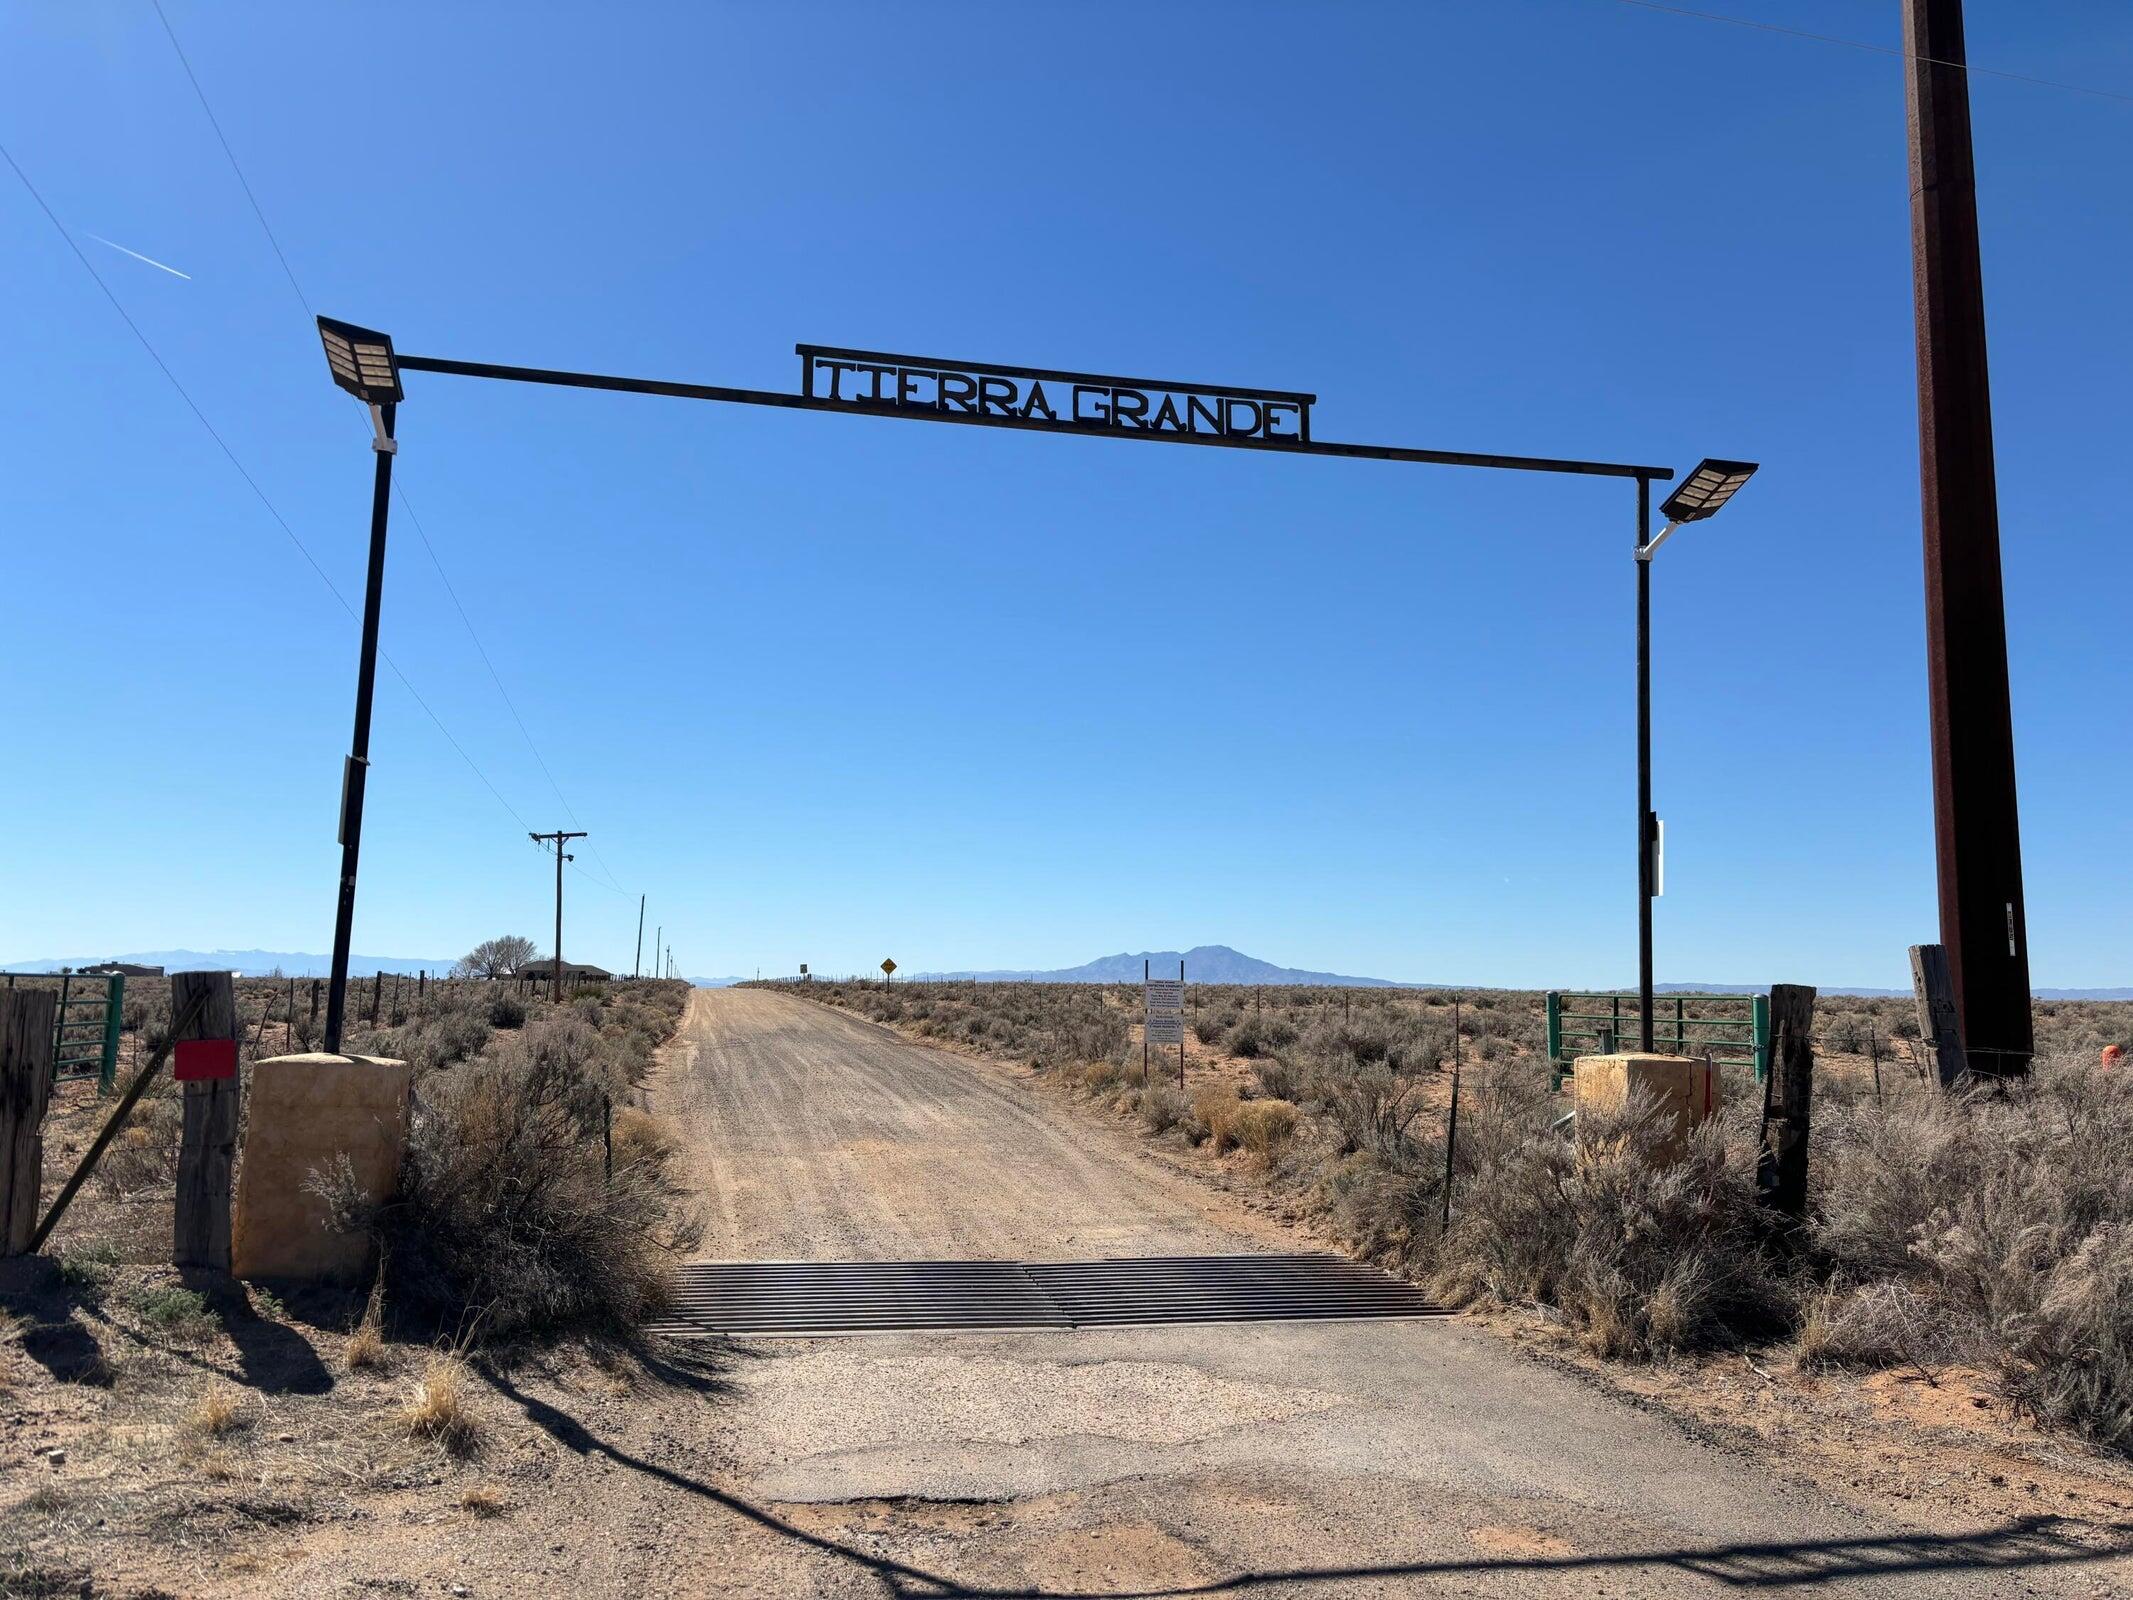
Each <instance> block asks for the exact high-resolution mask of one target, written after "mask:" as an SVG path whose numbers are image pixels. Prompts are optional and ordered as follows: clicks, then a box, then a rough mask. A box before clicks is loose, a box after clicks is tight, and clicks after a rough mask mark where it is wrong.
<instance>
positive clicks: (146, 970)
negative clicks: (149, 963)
mask: <svg viewBox="0 0 2133 1600" xmlns="http://www.w3.org/2000/svg"><path fill="white" fill-rule="evenodd" d="M75 970H76V971H77V972H79V973H80V974H81V975H82V976H83V977H85V978H160V977H162V976H163V969H162V968H161V967H144V966H141V965H140V964H139V963H137V962H132V961H101V962H98V963H97V964H96V965H95V966H93V967H77V968H76V969H75Z"/></svg>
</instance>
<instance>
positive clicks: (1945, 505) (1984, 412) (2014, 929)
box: [1903, 0, 2036, 1073]
mask: <svg viewBox="0 0 2133 1600" xmlns="http://www.w3.org/2000/svg"><path fill="white" fill-rule="evenodd" d="M1903 9H1904V88H1905V101H1906V110H1907V112H1908V120H1909V125H1910V152H1911V272H1912V288H1913V294H1914V299H1915V304H1916V315H1917V329H1918V462H1919V476H1920V479H1921V483H1922V488H1923V494H1922V502H1923V511H1924V526H1925V565H1926V679H1927V691H1928V700H1929V704H1930V708H1931V719H1932V729H1933V843H1934V856H1935V862H1936V866H1937V868H1938V878H1939V888H1940V942H1941V945H1942V947H1943V948H1944V949H1945V950H1946V951H1947V956H1948V970H1949V976H1950V978H1951V979H1952V980H1953V986H1954V990H1955V1007H1956V1013H1957V1016H1958V1018H1959V1019H1960V1021H1961V1024H1962V1029H1963V1039H1964V1042H1965V1044H1966V1045H1967V1047H1968V1050H1969V1054H1970V1056H1971V1058H1972V1059H1971V1061H1970V1066H1971V1068H1972V1070H1973V1071H1979V1072H1991V1073H2002V1072H2005V1073H2022V1072H2027V1071H2028V1070H2029V1060H2030V1054H2031V1052H2032V1050H2033V1049H2034V1048H2035V1043H2036V1040H2035V1034H2034V1032H2033V1025H2032V1022H2031V1019H2030V1010H2029V929H2028V924H2027V920H2026V918H2025V915H2024V911H2023V902H2022V835H2021V827H2020V819H2019V817H2018V815H2017V811H2016V804H2015V765H2014V714H2013V710H2012V708H2011V706H2010V704H2009V692H2008V682H2007V606H2006V597H2005V594H2004V591H2003V589H2002V587H2001V581H2000V513H1999V497H1998V488H1997V485H1996V483H1995V480H1994V473H1993V460H1992V396H1991V386H1990V383H1989V381H1988V377H1987V372H1986V363H1985V289H1984V277H1983V270H1982V267H1981V265H1980V260H1979V250H1978V223H1977V171H1976V168H1975V166H1974V165H1973V163H1972V159H1971V146H1970V85H1969V73H1968V69H1967V67H1966V66H1965V65H1964V63H1965V60H1966V57H1965V55H1964V48H1963V7H1962V0H1904V8H1903Z"/></svg>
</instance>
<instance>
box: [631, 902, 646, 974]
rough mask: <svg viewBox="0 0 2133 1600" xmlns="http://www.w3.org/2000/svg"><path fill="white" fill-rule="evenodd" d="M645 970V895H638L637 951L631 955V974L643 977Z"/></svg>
mask: <svg viewBox="0 0 2133 1600" xmlns="http://www.w3.org/2000/svg"><path fill="white" fill-rule="evenodd" d="M643 972H644V896H643V895H641V894H640V895H639V896H637V953H636V954H635V955H634V956H632V957H630V976H631V977H633V978H635V977H641V976H642V975H643Z"/></svg>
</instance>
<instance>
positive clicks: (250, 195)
mask: <svg viewBox="0 0 2133 1600" xmlns="http://www.w3.org/2000/svg"><path fill="white" fill-rule="evenodd" d="M149 4H150V5H152V6H153V7H154V8H155V13H156V20H157V21H159V22H161V23H162V24H163V31H164V33H165V34H167V35H168V36H169V38H170V47H171V49H172V51H174V52H175V53H176V55H177V57H178V65H179V66H181V67H183V68H184V69H185V78H186V81H187V82H188V83H190V84H191V85H192V86H193V97H194V98H195V99H196V100H198V101H199V102H200V110H201V113H202V114H203V115H204V116H205V117H206V118H207V125H208V126H209V127H210V128H212V129H214V131H215V142H216V143H217V144H219V145H221V146H222V155H223V159H224V160H226V161H227V162H228V163H229V165H230V171H231V173H232V174H234V175H235V177H236V179H237V185H238V187H239V188H241V189H243V190H244V197H245V199H246V200H247V201H249V202H250V203H251V207H252V215H253V216H254V217H255V218H257V219H258V222H259V231H260V232H261V233H263V234H265V235H266V238H267V244H268V245H269V246H270V247H271V248H272V249H273V251H274V259H275V260H277V261H279V262H280V263H281V270H282V274H283V276H285V277H286V278H287V279H288V280H289V287H290V289H292V290H293V291H294V292H295V294H296V299H297V303H298V304H299V305H301V306H302V307H303V308H304V314H305V315H306V316H307V317H315V316H316V315H317V312H315V311H314V310H313V309H312V305H311V297H310V296H309V295H307V294H305V293H304V286H303V284H301V283H300V282H298V281H297V276H296V269H295V268H294V267H293V266H291V265H290V264H289V254H288V252H287V251H286V250H284V249H282V247H281V240H280V238H278V237H277V236H276V234H275V232H274V225H273V224H272V223H271V222H269V221H268V220H267V213H266V208H265V207H264V206H262V205H261V204H260V203H259V196H258V195H257V194H256V193H255V192H254V191H253V189H252V183H251V180H250V179H249V178H247V177H246V176H245V175H244V167H243V165H242V164H241V163H240V162H239V161H238V159H237V152H236V151H235V150H234V149H233V148H231V146H230V141H229V137H228V135H226V134H225V133H223V131H222V122H221V119H220V118H218V117H217V116H216V115H215V108H214V107H213V106H212V105H210V104H209V103H208V98H207V90H206V89H205V88H203V87H202V86H201V83H200V76H199V74H198V73H196V72H194V71H193V64H192V61H191V59H190V58H189V57H188V56H187V55H186V54H185V46H184V45H183V44H181V43H180V42H179V40H178V32H177V30H176V29H175V28H173V27H172V26H171V25H170V17H169V16H168V15H167V14H166V13H165V12H164V10H163V0H149ZM106 292H107V293H108V292H109V291H108V290H107V291H106ZM130 320H131V319H129V321H130ZM136 332H138V330H136ZM224 448H225V449H227V446H225V447H224ZM233 459H234V458H233ZM255 487H256V486H255ZM394 488H395V491H396V492H397V493H398V494H399V496H400V509H401V510H402V511H404V512H406V513H407V517H408V520H409V521H410V522H412V523H413V524H414V525H415V534H416V536H417V537H418V538H419V539H421V541H422V548H423V550H424V551H425V552H426V553H427V554H428V556H429V558H430V565H431V566H432V567H434V568H435V569H436V571H437V578H438V581H439V582H441V583H442V584H443V585H444V592H445V593H446V594H447V595H449V596H451V600H452V608H453V609H454V610H455V611H457V612H458V613H459V621H460V625H461V626H462V627H464V628H465V629H466V630H467V637H468V638H469V639H471V640H473V641H474V649H475V651H476V653H477V654H479V655H480V657H481V662H482V665H483V666H484V667H486V668H488V670H489V678H490V681H491V682H493V683H494V684H495V685H496V692H497V693H498V694H499V695H501V696H502V697H503V701H504V705H505V706H506V708H508V709H509V711H510V713H511V720H512V721H513V722H515V723H517V724H518V731H519V736H520V737H521V738H523V739H524V740H525V741H526V748H527V749H528V750H530V751H531V752H532V753H533V759H534V763H535V764H536V765H537V766H539V767H540V769H541V776H542V777H544V778H546V779H547V780H548V787H549V788H550V789H551V790H553V791H554V793H555V797H556V800H557V801H558V802H559V803H560V804H561V805H562V807H563V810H564V812H565V813H566V814H567V815H568V816H569V818H570V821H571V823H572V824H573V825H576V823H577V821H578V814H577V812H576V811H575V810H573V809H572V808H571V804H570V802H569V801H568V800H567V799H565V798H564V797H563V790H562V788H561V786H560V785H558V784H557V783H556V781H555V774H554V773H553V772H552V771H550V770H549V767H548V762H547V760H546V759H545V758H544V757H543V756H542V755H541V750H540V746H539V745H537V744H535V743H534V740H533V734H532V731H531V730H530V729H528V728H527V726H526V719H525V718H524V717H522V716H520V715H519V710H518V706H517V704H516V703H515V702H513V700H512V698H511V692H510V691H509V690H508V689H506V688H505V687H504V680H503V678H502V676H501V675H500V674H498V672H497V670H496V664H495V663H494V662H493V661H491V660H490V659H489V652H488V649H487V647H486V646H484V645H483V644H482V642H481V635H480V634H479V633H477V632H475V630H474V619H473V618H472V617H470V616H468V615H467V608H466V607H465V605H463V604H462V603H461V602H460V599H459V591H458V590H457V589H455V588H453V587H452V580H451V579H450V578H449V577H448V576H446V574H445V570H444V563H443V562H442V561H441V560H439V559H438V556H437V547H436V546H435V545H433V544H431V543H430V536H429V534H428V532H427V531H426V530H425V529H424V528H423V526H422V519H421V518H420V517H418V516H416V515H415V507H414V502H413V501H411V500H409V499H408V496H407V491H406V489H404V488H402V487H400V486H399V485H398V484H395V485H394ZM261 498H262V499H263V498H264V496H262V497H261ZM270 509H271V508H270ZM291 537H292V538H293V537H294V535H291ZM299 548H301V547H300V546H299ZM309 554H310V552H308V551H306V552H305V555H306V557H307V558H308V556H309ZM317 565H318V564H317V563H316V562H313V563H312V566H313V567H314V568H316V567H317ZM320 576H321V577H323V576H324V573H323V572H321V573H320ZM328 587H331V584H330V582H329V584H328ZM335 598H336V599H339V598H340V595H339V591H335ZM341 607H342V609H343V610H346V611H348V614H349V615H350V616H351V617H353V616H354V615H355V612H354V611H353V610H352V609H350V608H349V606H348V602H347V601H346V600H342V601H341ZM386 659H387V663H388V665H390V664H391V658H390V657H389V656H388V657H387V658H386ZM399 670H400V669H399V668H398V667H394V668H393V671H394V672H395V673H398V672H399ZM401 681H402V682H405V681H406V679H405V677H404V676H403V677H402V680H401ZM410 692H412V685H410ZM416 698H417V699H418V700H419V699H420V698H421V697H420V696H419V695H418V696H416ZM424 709H425V710H427V709H428V708H427V707H426V706H425V707H424ZM431 720H432V721H435V720H436V714H435V713H434V712H432V713H431ZM438 726H439V727H442V726H443V724H442V723H439V724H438ZM446 737H447V738H449V737H450V735H449V734H447V735H446ZM460 753H461V755H462V756H464V755H465V752H464V751H461V752H460ZM469 765H472V763H471V762H469ZM483 781H484V782H487V781H488V780H487V779H486V778H484V779H483ZM491 787H492V788H493V787H494V786H493V785H492V786H491ZM498 798H499V799H501V798H502V796H501V795H499V796H498ZM505 809H506V810H511V808H510V806H509V805H506V806H505ZM511 815H512V817H513V818H514V819H515V820H517V822H518V824H519V826H520V827H522V828H523V827H525V819H524V818H523V817H520V816H519V815H518V813H517V812H516V811H511ZM527 831H528V832H529V833H530V832H531V831H532V830H531V829H527ZM586 843H587V845H588V846H590V847H591V848H592V853H593V859H594V860H595V861H597V862H598V863H599V864H600V870H601V871H602V872H603V873H605V874H606V875H607V880H608V881H607V882H606V883H604V884H601V887H602V888H608V889H612V890H613V891H614V892H615V893H616V894H619V895H622V896H623V897H624V898H625V899H626V898H628V892H627V891H626V890H625V889H623V887H622V885H621V883H620V882H619V881H617V879H616V878H615V874H614V870H613V869H612V868H611V867H609V866H608V864H607V858H606V857H605V856H603V855H601V854H600V851H599V848H598V846H595V845H592V841H591V840H590V839H587V840H586ZM573 870H574V871H577V872H579V873H580V875H581V876H583V877H584V878H585V879H586V880H587V881H588V882H591V883H599V881H600V880H599V879H597V878H594V877H593V876H592V875H591V874H590V873H587V872H585V871H584V870H583V869H582V868H573Z"/></svg>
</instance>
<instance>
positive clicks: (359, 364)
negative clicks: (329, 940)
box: [318, 317, 401, 1055]
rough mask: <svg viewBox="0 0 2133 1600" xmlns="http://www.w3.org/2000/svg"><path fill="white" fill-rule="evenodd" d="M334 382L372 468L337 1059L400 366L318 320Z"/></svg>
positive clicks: (329, 1008)
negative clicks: (361, 416) (366, 426)
mask: <svg viewBox="0 0 2133 1600" xmlns="http://www.w3.org/2000/svg"><path fill="white" fill-rule="evenodd" d="M318 337H319V343H320V344H322V345H324V346H325V348H326V366H327V369H328V370H329V371H331V372H332V374H333V381H334V382H335V383H336V384H337V385H339V386H340V387H341V388H343V389H345V390H347V391H348V393H350V394H352V395H354V396H355V397H356V398H357V399H358V400H360V401H362V402H363V404H364V405H366V406H368V407H369V408H370V426H371V434H372V437H371V445H370V447H371V449H372V450H374V451H375V452H376V453H377V469H376V473H375V476H374V479H373V483H372V488H371V500H370V569H369V573H368V576H367V579H366V581H365V583H364V588H363V647H362V655H361V658H360V660H359V662H358V665H357V667H356V705H355V734H354V737H353V738H352V739H351V740H350V742H349V753H348V759H347V761H346V763H345V764H344V765H343V766H342V769H341V828H340V837H341V888H340V900H339V903H338V905H337V907H336V909H335V912H334V919H333V975H332V977H331V979H330V980H329V982H328V986H327V990H326V1049H327V1051H328V1052H329V1053H332V1054H335V1055H338V1054H339V1053H340V1049H341V1025H342V1023H343V1022H344V1020H345V1019H346V1016H347V1009H348V949H349V944H350V941H351V938H352V935H353V933H354V930H355V890H356V862H357V858H358V856H359V855H360V854H361V850H362V842H363V786H364V780H365V779H366V778H367V777H368V775H369V772H370V702H371V690H372V687H373V686H374V684H375V683H376V680H377V675H378V605H379V601H380V599H381V598H382V595H383V591H384V588H385V514H386V509H387V507H388V506H389V505H390V504H391V501H392V483H393V456H394V455H395V453H397V451H398V449H399V446H398V445H396V444H395V443H394V442H393V416H394V413H395V412H397V411H398V410H399V406H400V399H401V392H400V364H399V362H398V361H397V360H396V359H395V358H394V356H393V341H392V337H391V335H389V334H383V333H379V332H378V331H377V330H376V329H374V328H359V327H357V326H356V325H355V324H354V323H352V322H341V321H339V320H337V319H335V318H333V317H320V318H319V319H318Z"/></svg>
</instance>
